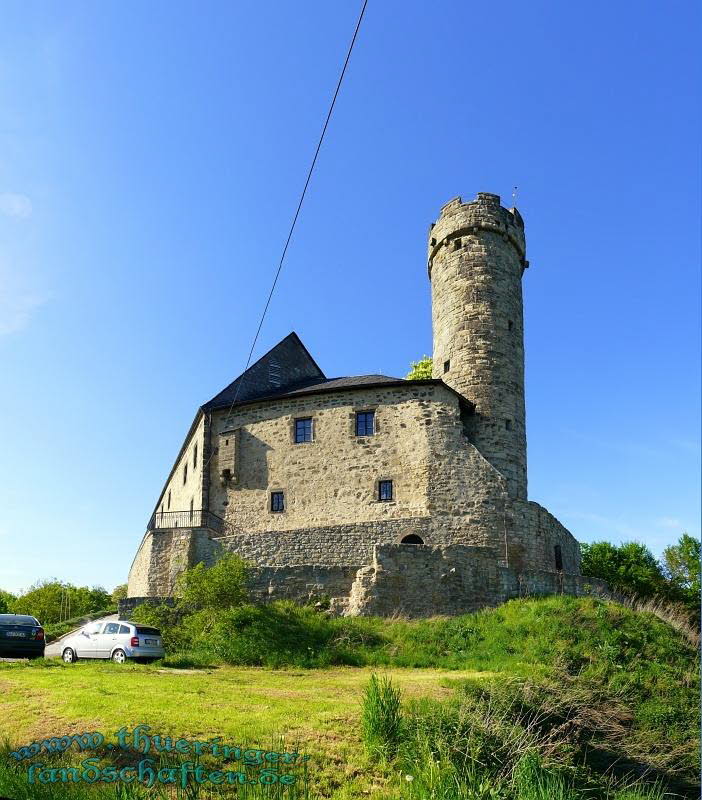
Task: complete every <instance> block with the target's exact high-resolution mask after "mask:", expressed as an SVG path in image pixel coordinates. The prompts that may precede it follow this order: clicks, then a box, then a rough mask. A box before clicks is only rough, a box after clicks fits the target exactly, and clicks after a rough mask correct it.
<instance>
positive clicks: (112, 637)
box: [61, 622, 166, 664]
mask: <svg viewBox="0 0 702 800" xmlns="http://www.w3.org/2000/svg"><path fill="white" fill-rule="evenodd" d="M61 646H62V649H61V657H62V658H63V660H64V661H65V662H66V663H67V664H71V663H73V662H74V661H76V660H77V659H79V658H110V659H112V661H115V662H116V663H117V664H123V663H124V662H125V661H126V660H127V659H128V658H132V659H134V660H135V661H144V662H147V663H148V662H149V661H154V660H155V659H157V658H163V656H165V655H166V652H165V650H164V649H163V639H162V638H161V631H159V630H158V629H157V628H148V627H146V626H145V625H137V624H136V623H134V622H91V623H90V625H86V626H85V627H84V628H81V629H80V630H79V631H76V633H74V634H73V635H72V636H69V637H67V638H66V639H64V640H63V642H62V643H61Z"/></svg>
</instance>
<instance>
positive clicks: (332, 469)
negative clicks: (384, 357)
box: [210, 384, 458, 533]
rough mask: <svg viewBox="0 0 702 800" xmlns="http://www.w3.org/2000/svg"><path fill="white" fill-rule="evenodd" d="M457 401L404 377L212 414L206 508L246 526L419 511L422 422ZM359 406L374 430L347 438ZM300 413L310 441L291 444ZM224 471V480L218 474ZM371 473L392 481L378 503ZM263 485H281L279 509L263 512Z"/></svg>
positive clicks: (425, 440) (423, 495)
mask: <svg viewBox="0 0 702 800" xmlns="http://www.w3.org/2000/svg"><path fill="white" fill-rule="evenodd" d="M457 408H458V399H457V398H456V397H455V395H453V394H452V393H451V392H449V391H448V390H447V389H445V388H443V387H441V386H412V385H411V384H410V385H408V386H407V387H404V386H403V387H400V388H377V389H367V390H355V391H348V392H334V393H328V394H316V395H309V396H307V395H302V396H300V397H286V398H281V399H279V400H270V401H268V402H266V403H259V404H253V405H250V406H246V407H243V408H240V409H235V410H234V411H232V413H231V415H230V416H229V417H226V416H225V414H224V412H220V413H219V414H217V415H216V416H213V421H212V429H213V432H214V433H215V436H214V437H213V438H215V437H216V439H217V445H216V446H217V450H216V451H215V453H214V455H213V459H212V463H211V479H210V509H211V510H212V511H214V513H216V514H218V515H219V516H221V517H224V518H225V519H226V520H227V522H229V523H230V524H231V525H233V526H235V527H236V528H237V529H239V530H241V531H242V532H243V531H245V532H247V533H248V532H254V531H275V530H294V529H307V528H317V527H320V526H325V525H338V524H343V523H354V522H371V521H378V520H389V519H402V518H410V517H416V516H425V515H426V514H427V501H428V493H429V478H430V475H429V464H430V463H431V459H430V457H429V446H430V445H429V434H430V430H429V426H430V425H431V424H432V422H433V421H434V420H435V419H436V418H437V416H438V415H439V414H442V413H451V414H452V415H454V416H457V415H458V411H457ZM369 410H373V411H375V420H376V433H375V435H373V436H363V437H357V436H356V435H355V427H354V425H355V414H356V412H357V411H369ZM306 417H311V418H312V424H313V441H311V442H303V443H299V444H298V443H295V439H294V430H295V420H296V419H300V418H306ZM427 420H429V422H427ZM225 422H226V423H227V427H226V428H225V427H224V423H225ZM225 470H229V475H231V479H230V480H223V478H222V475H223V473H224V472H225ZM379 480H392V481H393V493H394V499H393V500H392V501H391V502H381V501H379V499H378V481H379ZM272 491H284V493H285V511H284V512H282V513H276V512H272V511H271V510H270V493H271V492H272Z"/></svg>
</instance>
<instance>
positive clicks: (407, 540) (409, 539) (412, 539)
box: [400, 533, 424, 544]
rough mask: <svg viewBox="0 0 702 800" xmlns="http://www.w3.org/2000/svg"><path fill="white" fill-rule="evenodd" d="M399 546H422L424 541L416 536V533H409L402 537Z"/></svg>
mask: <svg viewBox="0 0 702 800" xmlns="http://www.w3.org/2000/svg"><path fill="white" fill-rule="evenodd" d="M400 544H424V539H422V537H421V536H417V534H416V533H410V534H408V535H407V536H403V537H402V539H401V540H400Z"/></svg>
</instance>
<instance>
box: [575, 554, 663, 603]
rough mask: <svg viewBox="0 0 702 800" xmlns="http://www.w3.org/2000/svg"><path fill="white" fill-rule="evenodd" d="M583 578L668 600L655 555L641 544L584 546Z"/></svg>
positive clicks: (637, 593)
mask: <svg viewBox="0 0 702 800" xmlns="http://www.w3.org/2000/svg"><path fill="white" fill-rule="evenodd" d="M580 548H581V552H582V564H581V571H582V573H583V575H588V576H590V577H592V578H600V579H601V580H604V581H607V583H608V584H609V585H610V586H611V587H612V588H613V589H618V590H620V591H623V592H626V593H628V594H635V595H638V596H639V597H642V598H644V597H655V596H663V597H668V595H669V592H668V584H667V582H666V580H665V576H664V575H663V571H662V569H661V566H660V564H659V563H658V562H657V561H656V559H655V557H654V555H653V553H652V552H651V551H650V550H649V549H648V547H646V545H644V544H641V542H625V543H624V544H620V545H619V546H617V545H615V544H612V543H611V542H593V544H581V545H580Z"/></svg>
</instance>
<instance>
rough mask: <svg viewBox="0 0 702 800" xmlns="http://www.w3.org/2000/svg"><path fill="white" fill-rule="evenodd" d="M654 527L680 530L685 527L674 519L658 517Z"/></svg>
mask: <svg viewBox="0 0 702 800" xmlns="http://www.w3.org/2000/svg"><path fill="white" fill-rule="evenodd" d="M656 525H658V527H659V528H680V530H682V529H683V528H684V527H685V526H684V524H683V523H682V522H681V521H680V520H679V519H677V518H676V517H659V518H658V519H657V520H656Z"/></svg>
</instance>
